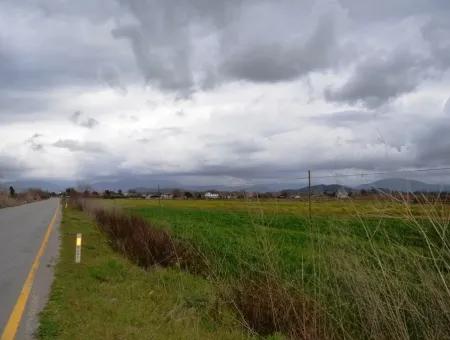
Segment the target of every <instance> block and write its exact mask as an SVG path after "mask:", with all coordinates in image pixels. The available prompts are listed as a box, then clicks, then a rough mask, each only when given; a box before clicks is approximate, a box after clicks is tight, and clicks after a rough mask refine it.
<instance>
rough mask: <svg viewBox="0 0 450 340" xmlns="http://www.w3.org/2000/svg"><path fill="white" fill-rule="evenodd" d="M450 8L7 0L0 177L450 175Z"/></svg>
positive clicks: (343, 0) (400, 2)
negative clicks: (448, 171)
mask: <svg viewBox="0 0 450 340" xmlns="http://www.w3.org/2000/svg"><path fill="white" fill-rule="evenodd" d="M449 68H450V1H448V0H379V1H371V0H277V1H275V0H227V1H210V0H173V1H162V0H80V1H72V0H41V1H34V0H21V1H16V0H2V1H1V2H0V178H2V179H3V180H15V179H26V178H28V179H30V178H39V179H76V180H85V181H92V180H95V179H98V178H102V177H109V178H111V177H112V178H114V177H120V176H129V175H152V176H165V177H170V178H176V179H178V180H181V181H183V182H189V183H197V184H199V183H225V184H236V183H237V184H239V183H249V182H255V181H270V180H288V179H293V178H295V177H299V176H303V175H304V171H305V170H307V169H313V170H314V171H315V173H321V174H332V173H351V172H359V171H390V170H397V169H408V168H429V167H443V166H450V133H449V131H450V72H449Z"/></svg>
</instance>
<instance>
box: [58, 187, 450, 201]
mask: <svg viewBox="0 0 450 340" xmlns="http://www.w3.org/2000/svg"><path fill="white" fill-rule="evenodd" d="M62 194H63V195H64V194H65V195H67V196H72V195H81V196H84V197H99V198H100V197H101V198H105V199H115V198H129V199H147V200H177V199H178V200H180V199H183V200H187V199H203V200H233V199H290V200H308V199H309V198H310V197H311V198H312V199H320V200H323V199H336V200H346V199H350V198H351V199H382V198H383V197H385V198H389V199H392V198H393V197H394V198H395V197H398V198H401V199H402V200H404V199H409V200H411V201H414V200H417V199H418V197H419V196H424V195H426V196H428V197H430V196H437V195H439V196H440V198H441V199H442V198H444V197H445V198H446V197H448V195H447V194H445V195H444V194H443V193H442V192H441V193H426V194H425V193H419V192H416V193H405V192H399V191H392V190H383V189H376V188H370V189H354V188H350V187H345V186H341V185H316V186H312V187H311V188H308V187H306V188H302V189H287V190H281V191H275V192H256V191H245V190H241V191H220V190H208V191H189V190H182V189H161V190H143V189H140V190H128V191H122V190H117V191H114V190H104V191H102V192H99V191H95V190H90V189H89V188H84V189H83V188H78V189H74V188H68V189H67V190H66V191H65V193H62ZM410 194H411V195H410ZM408 197H409V198H408Z"/></svg>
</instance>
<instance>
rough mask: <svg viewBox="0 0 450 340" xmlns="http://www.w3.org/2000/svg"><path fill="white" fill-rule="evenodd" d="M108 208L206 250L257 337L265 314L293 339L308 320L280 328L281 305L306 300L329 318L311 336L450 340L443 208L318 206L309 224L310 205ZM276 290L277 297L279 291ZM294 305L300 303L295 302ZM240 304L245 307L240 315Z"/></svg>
mask: <svg viewBox="0 0 450 340" xmlns="http://www.w3.org/2000/svg"><path fill="white" fill-rule="evenodd" d="M112 204H114V205H115V206H120V207H122V208H123V209H125V211H128V212H129V213H132V214H138V215H140V216H143V217H144V218H146V219H148V220H150V221H152V222H153V223H156V224H157V225H159V226H160V227H161V228H165V229H170V230H171V231H172V232H173V233H174V235H175V236H176V237H177V238H178V239H180V240H183V241H184V242H189V243H192V244H195V246H196V247H198V248H200V249H201V250H202V252H203V253H204V254H205V257H206V258H208V259H209V261H210V263H211V267H210V270H211V273H212V274H211V275H212V276H213V281H215V284H216V286H220V285H221V284H225V285H228V287H233V286H234V287H237V295H236V298H235V299H234V300H233V302H234V303H235V305H236V307H237V308H236V309H237V310H238V314H239V313H240V314H241V316H242V319H243V320H244V321H245V322H247V324H249V325H250V326H251V327H253V328H254V329H256V330H258V329H257V327H258V322H261V320H267V315H264V313H261V312H258V311H261V310H263V309H264V308H266V309H269V310H270V313H269V316H271V317H272V318H273V320H274V321H273V326H272V327H269V328H270V329H272V330H273V329H275V330H279V331H282V332H283V333H284V334H286V335H288V336H292V334H293V332H295V329H297V325H295V324H298V323H302V322H305V320H308V319H307V318H305V317H303V318H302V317H300V318H298V317H297V316H298V314H302V313H304V311H303V310H302V309H304V308H302V307H301V306H298V307H297V308H294V312H293V313H292V315H290V316H289V317H288V319H289V320H290V321H289V322H291V323H292V325H291V327H290V328H289V327H288V329H287V328H286V327H285V326H283V327H280V326H279V325H277V323H278V324H279V323H283V322H284V321H282V320H283V318H285V316H283V315H281V316H280V314H279V305H278V304H280V303H281V304H283V303H285V304H286V306H291V307H293V306H294V307H295V306H296V305H297V303H296V302H295V301H300V300H302V299H304V300H305V301H310V300H311V301H313V305H314V306H315V305H318V308H317V310H320V311H321V313H322V312H323V314H324V315H325V316H326V321H325V322H322V315H318V318H316V319H314V320H315V321H314V320H313V321H314V322H317V325H313V328H312V329H311V328H309V330H308V332H307V334H321V337H323V338H353V339H361V338H369V339H370V338H376V339H379V338H382V339H411V338H412V339H423V338H426V339H449V338H450V291H449V289H448V287H449V286H450V274H449V273H450V249H449V245H450V239H449V234H448V229H449V228H448V227H449V225H450V223H449V221H450V218H449V216H450V214H449V212H450V209H449V208H448V206H446V205H441V204H439V203H433V202H425V203H424V204H417V205H411V204H405V203H402V202H392V201H374V202H367V201H361V202H358V201H346V202H338V201H331V202H320V203H315V204H314V208H313V213H314V218H313V220H312V221H309V219H308V218H307V217H306V216H307V209H308V208H307V204H306V203H304V202H292V201H284V202H277V201H262V202H254V201H253V202H252V201H249V202H243V201H162V202H158V201H142V200H118V201H116V202H114V203H112ZM249 277H250V278H251V280H250V283H249ZM253 277H256V278H257V279H256V280H253ZM217 282H219V284H217ZM255 282H256V285H255ZM267 282H274V284H267ZM277 286H279V287H281V289H275V291H274V290H273V289H274V287H275V288H276V287H277ZM249 287H250V288H249ZM257 287H263V289H262V291H261V290H258V289H257ZM264 287H265V288H264ZM251 291H254V292H259V294H257V296H255V295H254V294H252V293H251ZM264 292H265V293H266V294H264ZM270 292H273V294H272V293H270ZM279 292H285V293H283V294H281V295H280V294H279ZM258 296H261V298H260V300H258ZM267 296H272V297H273V299H270V301H272V302H271V305H269V306H268V305H267V304H264V303H263V302H264V299H267ZM295 296H300V298H297V299H295V301H294V302H293V300H292V299H294V297H295ZM243 297H244V298H245V301H244V304H243V305H239V304H241V302H242V301H241V300H242V298H243ZM280 300H282V301H281V302H280ZM313 310H316V308H315V307H314V308H313ZM255 311H256V312H255ZM309 312H311V309H310V310H309ZM255 313H256V314H255ZM255 315H257V318H256V320H253V321H252V319H255ZM302 320H303V321H302ZM308 322H309V321H308ZM314 322H313V323H314ZM252 324H256V326H252ZM267 324H268V323H267V322H265V323H264V325H267ZM269 324H270V323H269ZM258 331H259V333H265V331H266V330H265V328H264V327H263V328H262V329H259V330H258ZM315 332H316V333H315ZM317 332H319V333H317ZM296 334H298V332H297V333H296ZM302 338H308V336H305V335H302ZM310 338H314V337H310Z"/></svg>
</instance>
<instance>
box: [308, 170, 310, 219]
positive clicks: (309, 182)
mask: <svg viewBox="0 0 450 340" xmlns="http://www.w3.org/2000/svg"><path fill="white" fill-rule="evenodd" d="M308 202H309V221H310V222H311V170H308Z"/></svg>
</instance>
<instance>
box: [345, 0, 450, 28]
mask: <svg viewBox="0 0 450 340" xmlns="http://www.w3.org/2000/svg"><path fill="white" fill-rule="evenodd" d="M339 2H340V3H341V5H342V6H343V7H344V8H345V9H346V10H348V12H349V14H350V16H351V17H352V18H355V19H356V20H360V21H364V22H366V23H367V21H368V20H377V21H379V20H390V19H395V18H405V17H408V16H412V15H423V14H435V13H436V12H437V13H440V12H442V11H443V10H446V11H448V10H450V2H449V1H447V0H395V1H394V0H377V1H361V0H339Z"/></svg>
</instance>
